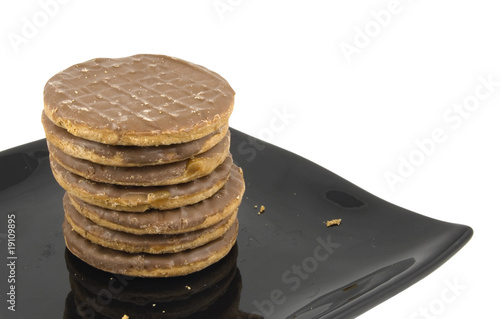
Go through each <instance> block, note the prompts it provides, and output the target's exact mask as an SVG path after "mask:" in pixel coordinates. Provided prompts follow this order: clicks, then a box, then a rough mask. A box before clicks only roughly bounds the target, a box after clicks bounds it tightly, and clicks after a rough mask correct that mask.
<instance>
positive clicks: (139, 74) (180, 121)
mask: <svg viewBox="0 0 500 319" xmlns="http://www.w3.org/2000/svg"><path fill="white" fill-rule="evenodd" d="M233 104H234V91H233V89H232V88H231V87H230V85H229V84H228V83H227V81H226V80H224V78H222V77H221V76H220V75H218V74H217V73H215V72H212V71H210V70H208V69H206V68H204V67H202V66H199V65H196V64H193V63H190V62H187V61H184V60H180V59H177V58H172V57H168V56H163V55H150V54H139V55H134V56H130V57H125V58H118V59H112V58H97V59H93V60H90V61H87V62H83V63H80V64H76V65H73V66H71V67H69V68H67V69H65V70H63V71H61V72H59V73H57V74H56V75H54V76H53V77H52V78H51V79H50V80H49V81H48V82H47V84H46V85H45V89H44V111H45V114H46V115H47V117H48V118H49V119H50V120H51V121H52V122H53V123H54V124H56V125H58V126H60V127H63V128H65V129H66V130H68V132H69V133H71V134H73V135H75V136H79V137H82V138H85V139H88V140H92V141H96V142H100V143H104V144H110V145H137V146H154V145H169V144H176V143H184V142H188V141H192V140H195V139H199V138H201V137H203V136H206V135H208V134H210V133H211V132H213V131H215V130H217V129H218V128H219V127H221V126H223V125H224V124H226V123H227V122H228V119H229V116H230V115H231V112H232V110H233Z"/></svg>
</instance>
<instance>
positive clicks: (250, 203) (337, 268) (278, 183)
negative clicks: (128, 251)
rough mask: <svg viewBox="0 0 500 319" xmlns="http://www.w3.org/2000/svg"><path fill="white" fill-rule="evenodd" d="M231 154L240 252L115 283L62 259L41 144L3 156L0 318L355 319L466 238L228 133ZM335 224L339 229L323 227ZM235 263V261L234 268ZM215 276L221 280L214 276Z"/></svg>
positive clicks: (57, 194)
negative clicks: (241, 183) (166, 274)
mask: <svg viewBox="0 0 500 319" xmlns="http://www.w3.org/2000/svg"><path fill="white" fill-rule="evenodd" d="M231 150H232V153H233V157H234V159H235V162H236V163H237V164H238V165H240V166H241V167H242V168H243V170H244V174H245V180H246V185H247V191H246V193H245V197H244V199H243V202H242V205H241V207H240V210H239V219H240V225H241V226H240V232H239V237H238V242H237V249H235V250H234V251H233V252H232V254H231V256H233V257H230V256H229V257H228V258H225V259H224V260H223V262H222V263H221V264H220V265H215V266H216V267H214V266H212V267H211V268H209V269H207V270H205V271H203V272H202V273H200V274H198V275H197V276H188V277H181V278H177V279H170V280H154V279H153V280H144V279H138V278H136V279H133V278H126V277H120V276H113V275H111V274H107V273H104V272H102V271H98V270H96V269H94V268H92V267H88V266H87V265H85V264H83V263H81V262H79V260H78V259H76V258H73V257H74V256H72V255H71V254H69V253H66V252H65V246H64V240H63V237H62V234H61V223H62V220H63V211H62V205H61V198H62V195H63V190H62V189H61V188H60V187H59V186H58V185H57V184H56V182H55V180H54V179H53V177H52V175H51V171H50V168H49V163H48V152H47V148H46V145H45V140H40V141H36V142H33V143H30V144H26V145H23V146H19V147H17V148H14V149H10V150H7V151H4V152H2V153H1V156H0V171H1V181H0V205H1V208H0V214H1V225H2V229H0V240H1V252H2V253H1V255H2V259H3V261H4V262H7V263H9V262H11V261H15V266H13V267H9V266H7V267H5V266H3V267H0V269H1V270H0V271H1V276H0V280H1V281H2V282H4V283H5V282H6V281H7V280H8V278H9V276H11V278H14V279H15V283H14V284H15V287H14V289H13V290H14V291H13V292H14V293H11V294H7V295H6V293H8V292H11V291H10V288H11V287H10V285H11V284H8V287H6V288H4V289H3V291H2V293H3V296H4V298H5V297H6V296H7V298H8V299H9V298H11V296H15V309H16V311H15V312H12V311H10V310H8V306H9V303H6V302H2V304H3V305H2V307H1V310H0V313H1V316H0V317H1V318H61V317H64V316H65V317H67V318H78V317H79V316H78V315H77V314H78V311H77V310H79V312H80V313H81V314H86V315H87V317H88V318H92V317H96V318H98V317H99V316H101V315H104V314H106V313H108V314H109V313H113V318H122V316H123V315H124V314H127V312H129V313H130V314H136V315H137V314H142V315H143V316H144V317H145V318H152V317H154V316H153V315H154V314H157V315H160V316H166V315H167V314H169V315H170V317H172V316H173V314H174V313H177V314H183V315H187V314H188V312H186V311H187V310H189V309H190V311H191V312H192V311H193V309H194V308H193V305H198V306H199V307H200V308H202V309H201V310H202V312H201V313H199V314H198V315H195V314H191V316H192V317H189V318H222V317H223V313H224V314H225V315H224V316H226V315H227V314H228V313H231V315H227V316H226V317H224V318H238V317H239V318H260V316H258V315H251V314H252V313H253V314H260V315H262V316H263V317H265V318H279V319H281V318H348V317H355V316H356V315H359V314H361V313H363V312H365V311H367V310H369V309H370V308H372V307H374V306H376V305H377V304H379V303H381V302H383V301H384V300H386V299H388V298H390V297H391V296H393V295H395V294H397V293H398V292H400V291H402V290H403V289H405V288H407V287H409V286H410V285H412V284H413V283H415V282H417V281H418V280H420V279H422V278H423V277H424V276H426V275H428V274H429V273H431V272H432V271H433V270H435V269H436V268H437V267H439V266H440V265H441V264H443V263H444V262H445V261H447V260H448V259H449V258H450V257H451V256H452V255H453V254H454V253H456V252H457V251H458V250H459V249H460V248H461V247H463V246H464V245H465V244H466V243H467V241H468V240H469V239H470V238H471V236H472V229H471V228H470V227H468V226H463V225H457V224H451V223H446V222H442V221H438V220H435V219H431V218H428V217H425V216H422V215H419V214H416V213H413V212H410V211H408V210H405V209H403V208H400V207H397V206H394V205H392V204H390V203H388V202H385V201H383V200H381V199H379V198H377V197H375V196H373V195H371V194H369V193H367V192H366V191H364V190H362V189H360V188H359V187H357V186H355V185H353V184H352V183H350V182H348V181H346V180H344V179H342V178H341V177H339V176H337V175H335V174H333V173H331V172H329V171H327V170H325V169H324V168H322V167H319V166H318V165H316V164H314V163H312V162H310V161H308V160H306V159H304V158H302V157H299V156H297V155H295V154H292V153H290V152H288V151H285V150H282V149H280V148H277V147H275V146H272V145H270V144H267V143H264V142H262V141H260V140H256V139H254V138H252V137H250V136H248V135H245V134H243V133H241V132H238V131H236V130H232V148H231ZM261 205H264V206H265V212H264V213H262V214H259V213H258V212H259V209H260V206H261ZM9 215H15V221H14V222H12V221H11V222H9V221H8V216H9ZM336 218H341V219H342V223H341V225H340V226H333V227H326V225H325V221H327V220H331V219H336ZM9 224H10V225H15V250H13V253H14V255H11V256H10V257H16V258H17V259H8V257H9V256H8V248H7V243H8V235H7V232H8V227H9V226H8V225H9ZM10 227H14V226H10ZM10 237H12V235H11V236H10ZM11 242H12V241H11ZM65 255H67V256H65ZM234 256H236V257H234ZM231 258H237V259H232V260H233V262H234V260H236V261H237V262H235V263H234V264H233V265H234V266H232V267H231ZM225 264H227V265H229V266H227V265H226V266H225ZM217 267H219V268H221V269H225V270H224V271H223V270H217V269H219V268H217ZM10 268H14V269H13V270H11V269H10ZM68 268H69V269H72V270H71V271H68ZM75 269H76V270H75ZM228 269H232V270H231V271H229V270H228ZM221 272H223V273H224V275H225V276H220V277H224V278H223V279H220V278H216V277H217V276H216V275H217V274H220V273H221ZM226 274H227V276H226ZM12 275H13V276H12ZM216 279H217V280H216ZM204 280H205V281H206V282H204ZM70 282H71V286H70ZM78 283H80V284H78ZM129 283H130V284H129ZM131 283H133V284H131ZM155 283H156V284H155ZM184 283H186V284H185V285H184V287H185V289H184V290H183V289H182V287H183V284H184ZM82 284H83V286H82ZM2 287H5V285H4V284H2ZM148 287H151V288H150V290H148ZM179 287H181V288H179ZM176 289H177V290H176ZM5 290H7V292H6V291H5ZM165 296H170V297H171V298H170V299H168V300H165ZM203 305H204V306H203ZM210 312H214V313H217V314H218V315H216V314H213V315H208V313H210ZM130 317H131V318H135V317H133V316H130Z"/></svg>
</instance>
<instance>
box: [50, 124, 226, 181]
mask: <svg viewBox="0 0 500 319" xmlns="http://www.w3.org/2000/svg"><path fill="white" fill-rule="evenodd" d="M47 145H48V148H49V152H50V154H51V156H52V158H53V159H54V160H56V161H57V163H58V164H59V165H61V166H62V167H64V168H65V169H66V170H68V171H70V172H72V173H74V174H77V175H80V176H82V177H84V178H86V179H89V180H92V181H95V182H101V183H109V184H117V185H129V186H159V185H172V184H180V183H186V182H190V181H192V180H195V179H197V178H200V177H203V176H205V175H208V174H209V173H211V172H212V171H213V170H214V169H215V168H216V167H217V166H219V165H220V164H221V163H222V162H223V161H224V160H225V159H226V157H227V155H228V154H229V145H230V143H229V133H228V134H227V135H226V136H225V137H224V139H223V140H222V141H221V142H219V143H218V144H217V145H215V146H214V147H213V148H211V149H209V150H208V151H206V152H205V153H202V154H199V155H196V156H194V157H193V158H190V159H186V160H183V161H180V162H174V163H169V164H163V165H149V166H141V167H116V166H108V165H101V164H96V163H92V162H90V161H87V160H84V159H79V158H75V157H72V156H70V155H67V154H65V153H64V152H63V151H62V150H60V149H59V148H57V147H55V146H54V145H52V143H50V142H47Z"/></svg>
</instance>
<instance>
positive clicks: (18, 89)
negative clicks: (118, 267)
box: [0, 0, 500, 319]
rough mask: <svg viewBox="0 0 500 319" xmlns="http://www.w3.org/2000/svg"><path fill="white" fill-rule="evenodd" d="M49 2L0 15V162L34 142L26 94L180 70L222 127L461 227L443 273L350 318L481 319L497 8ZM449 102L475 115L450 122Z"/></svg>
mask: <svg viewBox="0 0 500 319" xmlns="http://www.w3.org/2000/svg"><path fill="white" fill-rule="evenodd" d="M54 1H55V0H52V1H49V0H41V1H33V0H25V1H2V4H0V21H1V22H0V23H1V26H2V34H1V40H0V48H1V52H2V54H1V58H0V70H1V71H0V74H1V75H0V81H1V83H0V89H1V91H0V93H1V95H0V96H1V106H0V112H1V114H0V115H1V116H0V136H1V138H0V150H4V149H7V148H10V147H14V146H17V145H20V144H24V143H27V142H30V141H33V140H37V139H40V138H43V137H44V134H43V130H42V127H41V124H40V114H41V111H42V108H43V104H42V103H43V101H42V92H43V87H44V85H45V82H46V81H47V80H48V79H49V78H50V77H51V76H52V75H53V74H54V73H56V72H58V71H60V70H62V69H64V68H66V67H68V66H70V65H73V64H75V63H78V62H82V61H86V60H89V59H91V58H94V57H122V56H128V55H131V54H136V53H160V54H167V55H172V56H176V57H179V58H183V59H186V60H188V61H191V62H195V63H198V64H201V65H204V66H206V67H208V68H210V69H212V70H215V71H216V72H218V73H220V74H221V75H222V76H224V77H225V78H226V79H227V80H228V81H229V82H230V83H231V85H232V86H233V88H234V89H235V91H236V92H237V100H236V106H235V110H234V113H233V115H232V117H231V120H230V124H231V126H232V127H234V128H236V129H238V130H241V131H243V132H245V133H248V134H251V135H254V136H256V137H262V138H264V139H266V140H267V141H270V142H271V143H274V144H276V145H279V146H281V147H283V148H285V149H288V150H290V151H292V152H295V153H298V154H300V155H302V156H304V157H306V158H308V159H310V160H312V161H314V162H316V163H318V164H320V165H322V166H324V167H326V168H327V169H329V170H331V171H333V172H335V173H337V174H339V175H341V176H343V177H344V178H346V179H348V180H350V181H351V182H354V183H355V184H357V185H358V186H361V187H362V188H364V189H366V190H368V191H369V192H372V193H374V194H375V195H377V196H379V197H382V198H384V199H386V200H388V201H390V202H392V203H395V204H397V205H400V206H403V207H405V208H408V209H410V210H413V211H416V212H419V213H422V214H424V215H427V216H431V217H434V218H437V219H441V220H445V221H450V222H455V223H462V224H467V225H470V226H472V227H473V228H474V231H475V234H474V236H473V238H472V240H471V241H470V242H469V244H468V245H467V246H465V248H463V249H462V250H461V251H460V252H459V253H458V254H457V255H455V256H454V257H453V258H452V259H451V260H449V261H448V262H447V263H446V264H445V265H443V266H442V267H441V268H439V269H438V270H437V271H435V272H434V273H432V274H431V275H429V276H428V277H426V278H425V279H424V280H422V281H420V282H419V283H417V284H415V285H414V286H412V287H411V288H409V289H407V290H405V291H404V292H402V293H400V294H399V295H397V296H395V297H393V298H392V299H390V300H388V301H386V302H384V303H383V304H381V305H379V306H377V307H376V308H374V309H372V310H370V311H368V312H367V313H365V314H364V315H362V316H361V318H363V319H371V318H398V319H399V318H426V316H424V315H423V314H422V313H421V312H420V311H421V309H427V311H428V315H427V318H431V317H432V318H454V319H456V318H473V317H477V315H478V312H479V311H481V313H483V314H485V313H488V314H490V315H492V316H495V315H496V311H497V307H496V304H497V302H498V300H497V299H498V294H497V287H498V286H499V284H500V280H499V277H498V275H497V269H498V264H497V263H496V262H495V261H496V259H495V260H494V259H493V258H494V256H495V255H496V253H495V252H496V251H497V249H498V243H499V241H498V227H499V225H498V221H499V218H498V215H499V209H498V207H499V206H498V204H497V201H498V198H499V196H498V190H499V187H498V179H499V177H500V171H499V163H500V155H499V151H498V147H499V145H498V136H500V129H499V125H498V119H499V116H500V110H499V107H498V104H499V101H500V86H499V84H500V83H498V82H500V38H499V33H498V30H500V19H499V18H498V14H499V12H500V4H499V3H498V1H486V0H475V1H456V0H455V1H451V0H443V1H430V0H413V1H411V0H401V1H389V0H376V1H290V0H286V1H285V0H282V1H263V0H252V1H250V0H200V1H185V0H178V1H123V0H122V1H76V0H65V1H62V0H60V1H59V2H54ZM49 2H52V3H57V7H56V6H54V5H52V6H49V7H47V6H44V5H43V3H49ZM63 2H64V3H63ZM215 5H218V6H217V7H216V6H215ZM44 7H45V9H44ZM217 8H218V9H217ZM391 12H392V13H391ZM387 13H389V14H387ZM34 20H35V21H34ZM30 24H33V25H34V26H35V28H33V26H31V28H30V27H29V25H30ZM37 25H38V26H37ZM342 47H344V48H350V51H348V52H347V53H346V52H343V51H342ZM481 79H482V80H481ZM488 79H489V81H490V82H492V83H493V85H490V87H489V91H488V88H487V87H485V86H484V85H483V86H482V84H481V83H482V82H481V81H483V82H484V81H488ZM495 81H496V85H495V84H494V83H495ZM478 94H480V95H479V96H480V97H481V99H479V98H478V97H479V96H478ZM464 102H465V103H466V104H467V103H469V105H470V107H471V108H472V107H475V109H474V110H473V111H467V112H466V113H465V112H462V113H457V111H454V110H455V109H453V107H454V105H456V104H463V103H464ZM475 102H478V104H476V105H475V104H474V103H475ZM284 113H285V114H287V115H286V117H283V114H284ZM277 114H282V115H281V117H279V116H278V115H277ZM458 114H462V115H460V116H461V117H460V118H458V117H457V116H459V115H458ZM277 119H281V122H275V121H277ZM283 119H284V120H283ZM459 120H460V122H459ZM273 123H275V124H276V123H278V124H280V125H279V126H277V125H273ZM436 129H438V130H440V132H441V135H442V136H441V139H440V142H439V143H435V147H433V148H432V149H431V150H430V151H429V152H428V154H426V155H424V157H422V154H424V153H422V151H420V150H419V147H418V145H417V144H416V142H415V141H416V140H418V141H423V140H426V139H429V138H431V137H432V136H433V131H434V130H436ZM428 145H429V144H428ZM429 147H430V146H429ZM412 156H413V157H412ZM404 159H405V160H412V161H413V163H414V164H415V165H413V164H412V166H414V170H413V171H406V174H404V175H405V176H402V175H399V176H400V177H401V180H400V181H401V182H399V183H397V184H396V185H395V187H394V188H391V187H390V185H389V183H388V182H387V180H386V175H387V172H392V173H393V174H400V173H398V167H399V166H400V163H401V161H403V160H404ZM393 176H395V175H393ZM449 283H455V284H458V285H459V288H458V290H457V291H456V292H455V293H453V292H452V291H450V290H447V289H449V288H448V285H449Z"/></svg>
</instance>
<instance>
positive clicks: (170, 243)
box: [63, 196, 237, 254]
mask: <svg viewBox="0 0 500 319" xmlns="http://www.w3.org/2000/svg"><path fill="white" fill-rule="evenodd" d="M64 198H65V200H64V202H63V205H64V211H65V219H66V221H67V222H68V223H69V224H70V225H71V227H72V228H73V230H74V231H76V232H77V233H78V234H80V236H82V237H84V238H85V239H88V240H90V241H91V242H93V243H94V244H98V245H101V246H104V247H108V248H111V249H116V250H121V251H126V252H129V253H148V254H164V253H176V252H179V251H183V250H187V249H193V248H196V247H198V246H202V245H204V244H206V243H208V242H210V241H212V240H215V239H217V238H219V237H220V236H222V235H223V234H224V233H225V232H226V231H227V230H228V229H229V227H231V225H232V224H233V223H234V222H235V220H236V215H237V211H234V212H232V213H231V214H230V215H229V216H228V217H226V218H225V219H223V220H221V221H220V222H218V223H216V224H214V225H211V226H209V227H207V228H203V229H199V230H195V231H191V232H185V233H181V234H174V235H164V234H157V235H136V234H130V233H126V232H122V231H117V230H112V229H109V228H106V227H103V226H99V225H97V224H96V223H94V222H93V221H91V220H90V219H88V218H86V217H84V216H83V215H81V214H80V213H78V211H76V209H75V208H74V207H73V205H71V204H70V202H69V199H68V197H67V196H65V197H64Z"/></svg>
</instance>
